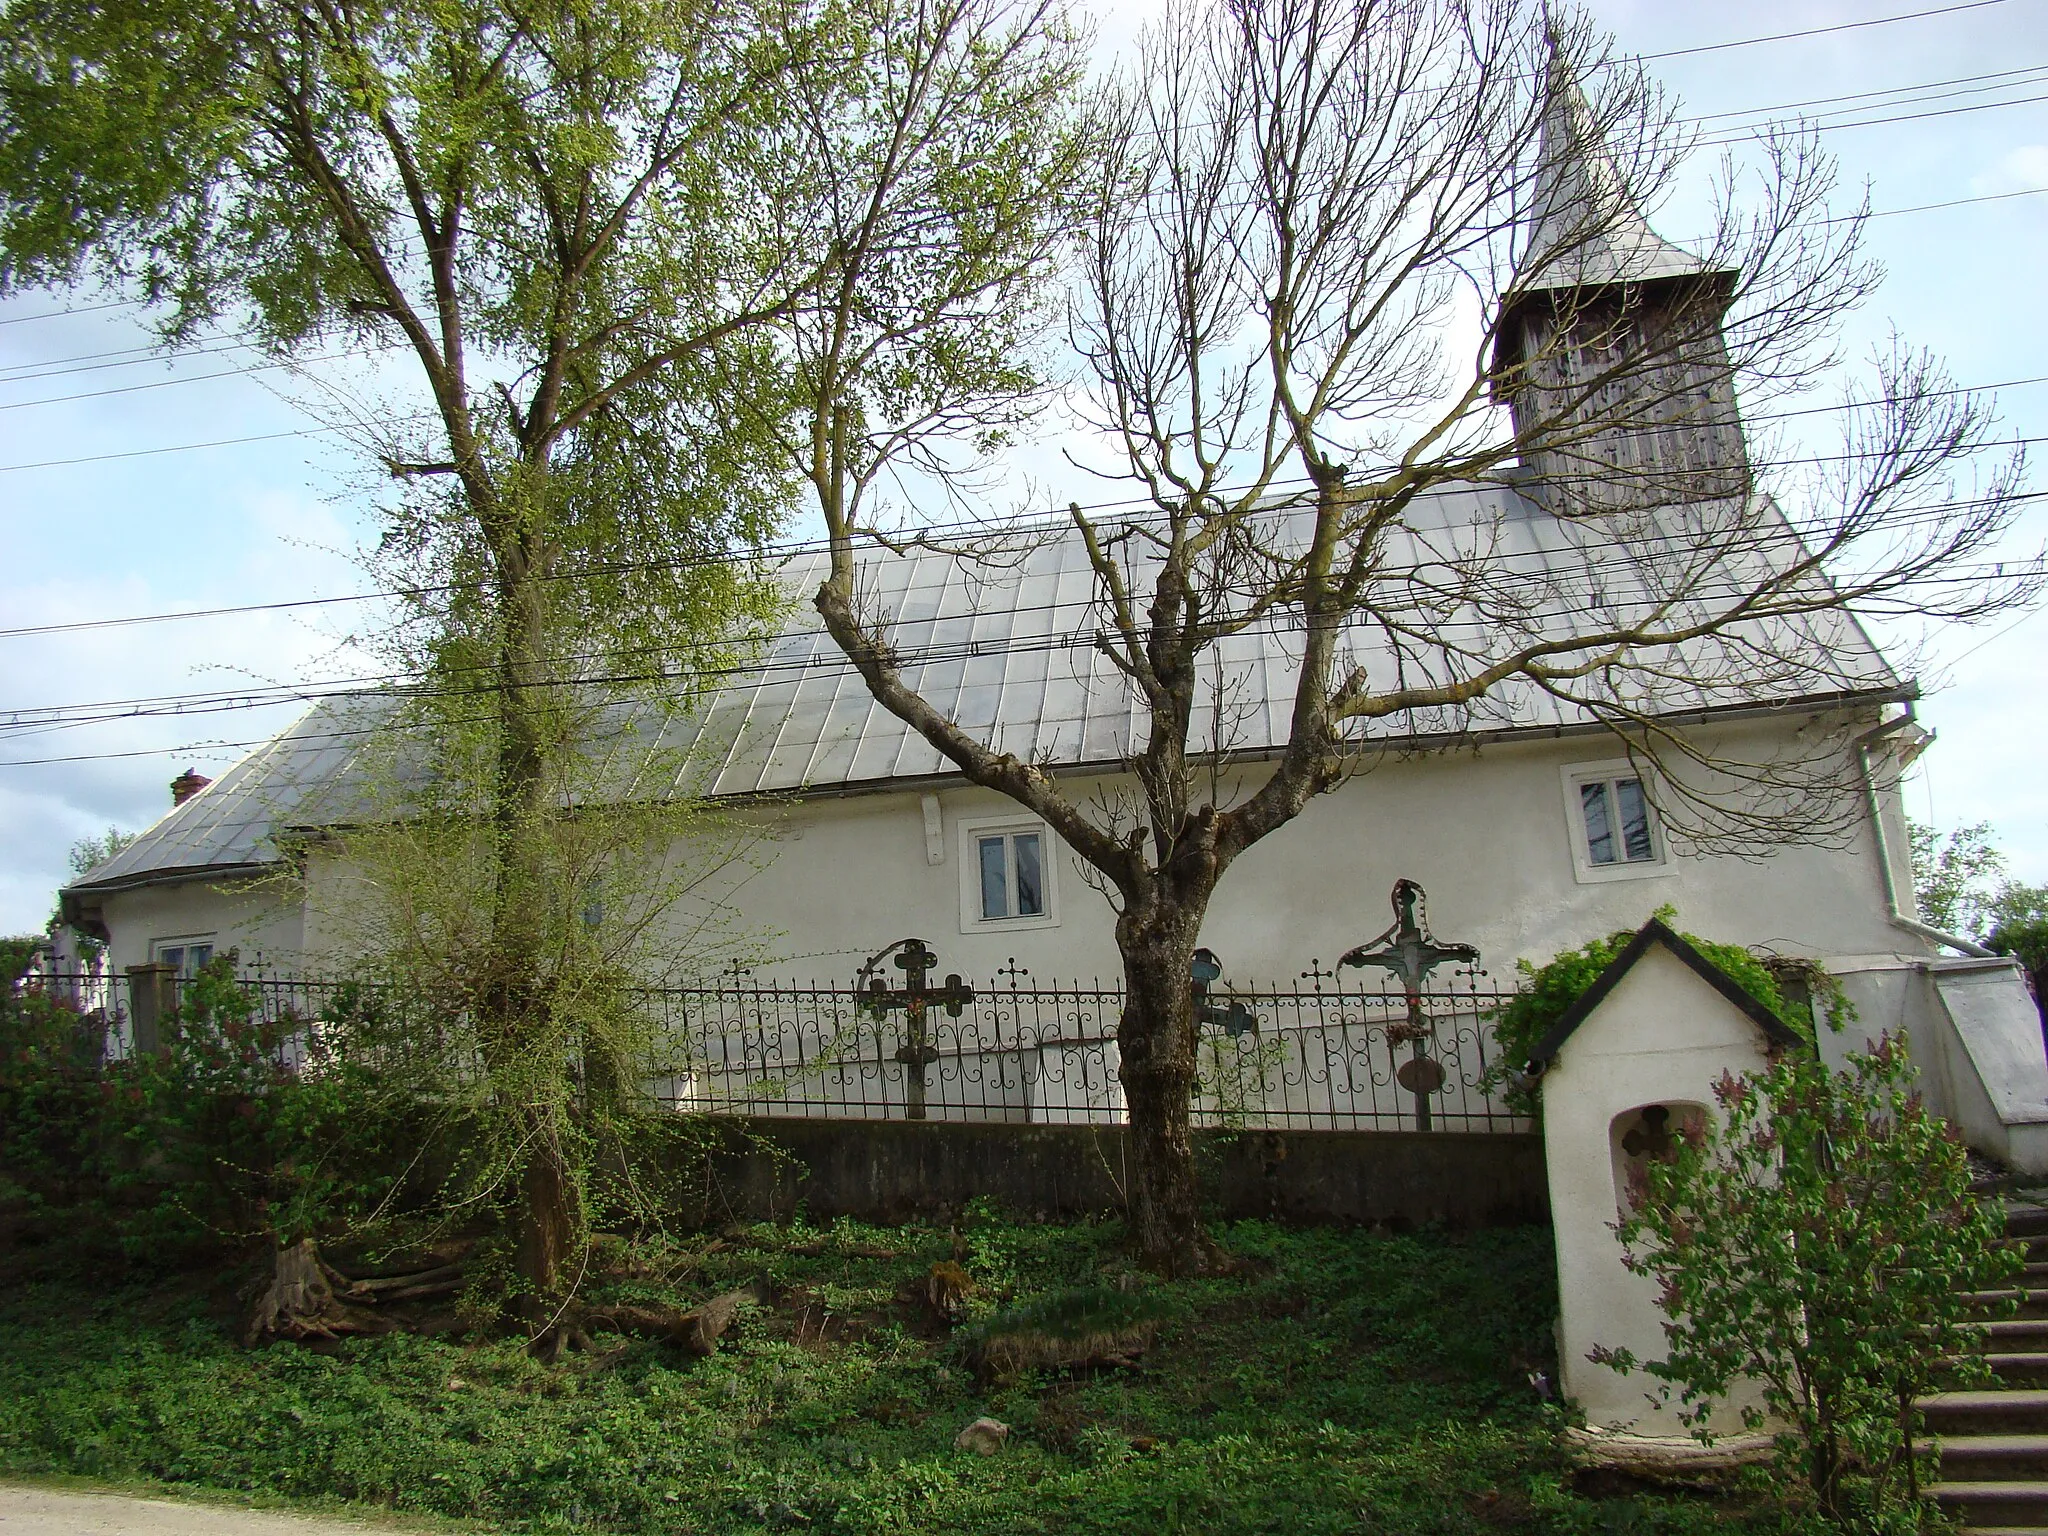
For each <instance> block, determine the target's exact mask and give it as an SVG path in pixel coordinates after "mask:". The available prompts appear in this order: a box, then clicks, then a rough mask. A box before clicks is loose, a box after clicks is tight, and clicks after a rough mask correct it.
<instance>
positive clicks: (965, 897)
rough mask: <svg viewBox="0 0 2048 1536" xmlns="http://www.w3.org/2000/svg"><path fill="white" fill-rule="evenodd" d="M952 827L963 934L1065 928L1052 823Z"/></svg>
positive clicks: (983, 819)
mask: <svg viewBox="0 0 2048 1536" xmlns="http://www.w3.org/2000/svg"><path fill="white" fill-rule="evenodd" d="M952 830H953V836H954V838H955V840H956V841H955V844H954V846H955V847H956V848H957V849H958V850H959V853H958V859H959V864H960V931H961V932H962V933H985V932H987V931H989V930H990V929H993V928H1002V929H1011V928H1055V927H1057V926H1059V920H1060V893H1059V844H1058V843H1057V842H1056V841H1055V840H1054V838H1053V835H1052V829H1051V828H1050V827H1048V826H1047V825H1046V824H1045V823H1044V822H1042V821H1032V820H1022V819H1019V818H1018V817H1016V816H1014V815H1011V816H1000V815H989V816H974V817H966V818H963V819H961V820H960V821H958V822H955V823H954V825H953V829H952ZM2044 1536H2048V1533H2044Z"/></svg>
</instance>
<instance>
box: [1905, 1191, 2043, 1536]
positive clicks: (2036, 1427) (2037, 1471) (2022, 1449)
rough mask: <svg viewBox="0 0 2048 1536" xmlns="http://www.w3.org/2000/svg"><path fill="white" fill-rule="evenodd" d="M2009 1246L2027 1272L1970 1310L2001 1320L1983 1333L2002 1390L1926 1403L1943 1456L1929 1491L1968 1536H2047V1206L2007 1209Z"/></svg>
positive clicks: (1980, 1295) (1976, 1295) (1984, 1294)
mask: <svg viewBox="0 0 2048 1536" xmlns="http://www.w3.org/2000/svg"><path fill="white" fill-rule="evenodd" d="M2005 1231H2006V1236H2007V1238H2008V1240H2010V1241H2011V1242H2013V1243H2014V1244H2016V1245H2019V1246H2020V1247H2021V1249H2022V1251H2023V1252H2024V1253H2025V1254H2026V1259H2027V1262H2026V1267H2025V1268H2024V1269H2023V1270H2022V1271H2021V1273H2020V1275H2019V1277H2018V1279H2017V1281H2016V1283H2015V1285H2014V1287H2013V1288H2012V1289H2011V1290H2006V1291H1977V1292H1973V1293H1971V1296H1970V1300H1972V1301H1973V1302H1975V1303H1977V1305H1978V1309H1979V1310H1981V1311H1985V1312H1994V1311H1995V1312H2001V1313H2011V1314H2016V1315H2003V1316H1998V1317H1995V1318H1993V1319H1992V1320H1990V1321H1989V1322H1987V1323H1986V1324H1985V1325H1984V1326H1985V1329H1986V1332H1987V1335H1988V1337H1987V1338H1986V1340H1985V1352H1986V1361H1987V1363H1988V1364H1989V1365H1990V1367H1991V1369H1992V1371H1993V1372H1994V1373H1995V1374H1996V1376H1997V1378H1998V1385H1997V1386H1996V1387H1987V1388H1983V1389H1981V1390H1977V1391H1971V1392H1941V1393H1937V1394H1936V1395H1934V1396H1933V1397H1928V1398H1923V1399H1922V1400H1921V1403H1920V1408H1921V1412H1922V1414H1923V1415H1924V1417H1925V1420H1926V1426H1927V1433H1928V1434H1929V1435H1931V1436H1932V1437H1933V1438H1934V1443H1935V1445H1936V1446H1937V1448H1938V1449H1939V1451H1940V1454H1941V1481H1939V1482H1937V1483H1935V1484H1934V1485H1933V1486H1932V1487H1930V1488H1929V1489H1928V1490H1927V1491H1928V1493H1929V1494H1930V1495H1931V1496H1932V1497H1933V1498H1934V1500H1935V1501H1936V1502H1937V1503H1938V1504H1939V1505H1940V1506H1941V1508H1942V1510H1943V1511H1944V1512H1945V1513H1946V1514H1948V1515H1949V1516H1950V1517H1951V1518H1953V1519H1955V1520H1957V1521H1960V1522H1961V1524H1962V1531H1961V1532H1960V1533H1959V1536H2048V1206H2042V1205H2037V1204H2034V1203H2032V1202H2008V1203H2007V1205H2006V1210H2005Z"/></svg>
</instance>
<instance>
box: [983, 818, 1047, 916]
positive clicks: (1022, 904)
mask: <svg viewBox="0 0 2048 1536" xmlns="http://www.w3.org/2000/svg"><path fill="white" fill-rule="evenodd" d="M1043 848H1044V844H1043V841H1042V840H1041V838H1040V836H1039V834H1038V833H1036V832H985V833H982V834H981V835H980V836H978V837H977V838H976V839H975V849H976V852H977V854H978V855H979V863H978V866H977V867H978V869H979V871H980V875H981V920H982V921H983V922H985V923H986V922H997V921H1000V920H1002V919H1004V918H1011V917H1043V916H1045V859H1044V854H1043Z"/></svg>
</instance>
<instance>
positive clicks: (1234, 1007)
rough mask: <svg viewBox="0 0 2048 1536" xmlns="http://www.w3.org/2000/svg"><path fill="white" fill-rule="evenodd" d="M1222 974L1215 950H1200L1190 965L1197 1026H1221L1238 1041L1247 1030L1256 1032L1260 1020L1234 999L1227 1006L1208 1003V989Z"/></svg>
mask: <svg viewBox="0 0 2048 1536" xmlns="http://www.w3.org/2000/svg"><path fill="white" fill-rule="evenodd" d="M1222 975H1223V962H1222V961H1221V960H1219V959H1218V958H1217V956H1216V951H1215V950H1213V949H1198V950H1196V951H1195V958H1194V961H1193V963H1192V964H1190V965H1189V966H1188V990H1189V991H1191V992H1193V993H1194V994H1195V1026H1196V1028H1200V1027H1201V1026H1202V1025H1204V1024H1218V1025H1221V1026H1222V1028H1223V1032H1224V1033H1225V1034H1227V1035H1229V1036H1230V1038H1231V1039H1233V1040H1235V1039H1236V1038H1237V1037H1238V1036H1239V1035H1241V1034H1243V1033H1245V1032H1246V1031H1247V1030H1251V1031H1254V1032H1256V1031H1257V1029H1258V1027H1259V1021H1258V1020H1257V1019H1255V1018H1253V1017H1252V1011H1251V1009H1249V1008H1247V1007H1245V1005H1244V1004H1243V1003H1240V1002H1237V1001H1235V1000H1233V1001H1232V1002H1231V1003H1230V1004H1229V1006H1228V1007H1226V1006H1224V1005H1223V1004H1221V1003H1212V1002H1210V1001H1209V987H1210V985H1211V984H1212V983H1213V982H1215V981H1216V980H1218V979H1219V978H1220V977H1221V976H1222Z"/></svg>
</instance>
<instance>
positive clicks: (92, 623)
mask: <svg viewBox="0 0 2048 1536" xmlns="http://www.w3.org/2000/svg"><path fill="white" fill-rule="evenodd" d="M2038 384H2048V374H2036V375H2033V376H2031V377H2028V378H2018V379H2003V380H2000V381H1998V382H1995V383H1989V384H1974V385H1958V386H1956V387H1954V388H1951V389H1945V390H1932V391H1929V392H1928V395H1927V398H1934V399H1940V398H1946V397H1951V396H1955V395H1963V394H1984V393H1989V392H1991V391H1994V390H2001V389H2017V388H2020V387H2023V386H2031V385H2038ZM1891 403H1892V402H1891V401H1889V400H1883V399H1876V400H1852V401H1845V402H1839V403H1836V404H1832V405H1820V406H1806V407H1801V408H1799V409H1796V410H1786V411H1776V412H1758V413H1756V414H1753V415H1751V414H1745V415H1744V417H1743V421H1744V424H1745V425H1752V424H1754V423H1757V422H1761V421H1775V420H1784V419H1789V418H1793V417H1800V416H1810V415H1825V414H1832V413H1835V412H1839V411H1845V410H1853V409H1862V408H1866V407H1874V406H1884V405H1889V404H1891ZM2044 441H2048V438H2044V437H2022V438H2012V439H2006V440H2001V441H1999V442H1996V443H1992V444H1989V445H1987V451H1988V450H1989V449H2005V448H2013V447H2026V446H2035V445H2038V444H2040V443H2042V442H2044ZM1882 456H1883V455H1882V454H1881V453H1876V452H1872V451H1864V452H1851V453H1843V454H1814V455H1805V456H1801V457H1788V458H1783V459H1775V460H1772V461H1771V463H1770V467H1771V468H1774V469H1775V468H1791V467H1801V466H1810V465H1815V464H1830V463H1844V462H1854V461H1860V460H1863V459H1868V458H1873V457H1882ZM1625 473H1626V472H1625ZM1635 473H1639V474H1643V475H1645V476H1647V477H1650V478H1655V477H1658V476H1660V475H1661V474H1663V473H1664V472H1663V471H1658V470H1650V471H1641V472H1635ZM1307 484H1308V482H1307V480H1306V479H1305V478H1303V477H1301V476H1285V477H1279V478H1276V479H1274V480H1273V481H1271V482H1269V485H1270V486H1271V488H1272V489H1274V490H1281V491H1284V490H1291V489H1297V488H1300V487H1303V486H1305V485H1307ZM1247 488H1248V487H1246V486H1224V487H1219V488H1218V489H1217V490H1216V491H1215V492H1214V493H1213V494H1214V495H1217V496H1228V495H1233V494H1237V493H1239V492H1241V491H1243V490H1245V489H1247ZM1469 493H1470V486H1469V485H1456V486H1445V487H1441V488H1437V489H1432V490H1428V491H1424V492H1421V493H1420V496H1421V497H1422V498H1427V499H1432V500H1435V499H1441V498H1444V497H1450V496H1462V495H1467V494H1469ZM1151 505H1152V503H1151V499H1150V498H1149V497H1147V496H1142V495H1141V496H1130V497H1124V498H1120V499H1117V500H1113V501H1102V502H1093V503H1089V504H1085V505H1081V506H1079V507H1078V510H1080V511H1082V512H1114V511H1118V510H1120V509H1123V508H1128V507H1140V508H1149V507H1150V506H1151ZM1067 515H1068V512H1067V509H1066V508H1064V507H1062V508H1058V509H1054V510H1053V511H1051V513H1050V514H1049V516H1048V517H1046V518H1042V519H1040V520H1038V521H1036V522H1030V523H1022V524H1015V523H1012V524H995V523H992V522H991V521H990V520H988V519H972V520H965V521H959V522H954V523H941V524H932V525H925V526H921V527H918V528H915V529H906V530H903V531H902V533H901V535H900V536H901V537H904V538H911V537H916V538H921V539H924V540H927V541H929V540H933V539H945V538H948V537H954V536H970V535H974V534H978V533H979V534H985V533H989V532H995V533H998V534H1008V535H1012V536H1016V537H1024V538H1030V537H1042V536H1043V535H1044V533H1045V531H1046V530H1047V529H1049V528H1057V527H1060V526H1061V524H1062V520H1063V519H1064V518H1065V517H1066V516H1067ZM829 547H830V546H829V542H828V541H827V539H826V538H825V537H824V536H822V535H813V536H811V537H808V538H801V539H787V540H779V541H770V542H768V543H766V544H764V545H762V546H761V547H760V548H759V549H758V550H754V551H745V550H731V551H721V552H716V553H705V554H691V555H679V556H674V557H671V558H669V559H664V560H634V561H606V562H601V563H599V564H597V565H593V566H581V567H578V568H576V569H575V570H572V571H565V572H562V573H560V574H558V575H554V576H550V577H547V578H545V579H546V580H550V581H587V580H590V579H591V578H592V577H604V576H617V575H627V574H631V573H633V572H635V571H641V570H669V569H688V568H691V567H694V566H703V565H716V564H734V563H740V562H744V561H746V560H749V559H759V560H767V561H776V560H784V559H792V558H797V557H800V556H802V555H806V554H817V553H821V552H823V551H824V550H826V549H828V548H829ZM451 590H453V587H452V585H451V584H449V583H433V582H429V583H422V584H420V585H418V586H408V587H389V588H383V589H380V590H377V591H371V592H353V593H345V594H340V595H336V596H332V597H307V598H281V599H277V600H275V601H271V602H263V603H238V604H231V605H226V606H221V607H213V608H188V609H175V610H171V611H167V612H161V613H138V614H119V615H109V616H107V617H103V618H93V619H71V620H63V621H59V622H56V623H51V624H28V625H22V626H19V627H16V628H12V629H0V640H14V639H24V638H30V637H36V636H43V635H57V634H69V633H77V632H82V631H90V630H98V629H118V628H127V627H130V626H134V625H140V624H164V623H176V622H181V621H184V620H188V619H211V618H224V617H232V616H237V615H242V614H254V613H276V612H282V611H287V610H291V609H298V608H326V607H333V606H336V605H339V604H342V603H367V602H380V601H386V600H389V599H393V598H410V599H418V598H421V597H426V596H430V595H432V594H434V593H437V592H446V591H451Z"/></svg>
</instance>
